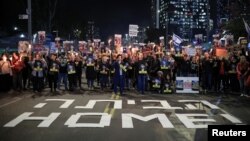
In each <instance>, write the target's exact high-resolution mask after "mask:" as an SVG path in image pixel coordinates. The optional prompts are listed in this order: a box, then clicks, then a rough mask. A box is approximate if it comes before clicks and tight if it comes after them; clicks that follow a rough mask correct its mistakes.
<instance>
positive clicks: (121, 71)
mask: <svg viewBox="0 0 250 141" xmlns="http://www.w3.org/2000/svg"><path fill="white" fill-rule="evenodd" d="M113 67H114V70H115V73H114V81H113V82H114V93H115V94H117V87H118V86H119V87H120V94H121V95H123V90H124V81H125V73H126V71H127V68H126V66H125V65H124V64H123V61H122V56H121V55H120V54H119V55H117V58H116V62H114V64H113Z"/></svg>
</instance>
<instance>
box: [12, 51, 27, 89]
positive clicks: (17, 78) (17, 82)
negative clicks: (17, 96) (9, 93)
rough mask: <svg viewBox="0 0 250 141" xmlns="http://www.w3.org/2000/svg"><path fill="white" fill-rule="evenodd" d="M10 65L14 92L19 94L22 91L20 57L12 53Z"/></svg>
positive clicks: (21, 63) (21, 62) (22, 66)
mask: <svg viewBox="0 0 250 141" xmlns="http://www.w3.org/2000/svg"><path fill="white" fill-rule="evenodd" d="M11 64H12V71H13V88H14V90H17V91H19V92H21V91H22V70H23V68H24V63H23V61H22V56H20V55H19V54H18V53H17V52H14V53H13V58H12V62H11Z"/></svg>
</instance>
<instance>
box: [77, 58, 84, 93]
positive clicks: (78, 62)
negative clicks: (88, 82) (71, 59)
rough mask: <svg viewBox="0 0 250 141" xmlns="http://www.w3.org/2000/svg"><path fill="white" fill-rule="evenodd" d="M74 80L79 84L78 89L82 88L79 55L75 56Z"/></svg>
mask: <svg viewBox="0 0 250 141" xmlns="http://www.w3.org/2000/svg"><path fill="white" fill-rule="evenodd" d="M75 64H76V80H77V85H78V86H79V88H80V89H82V67H83V63H82V59H81V57H80V56H79V55H77V56H76V61H75ZM77 85H76V86H77Z"/></svg>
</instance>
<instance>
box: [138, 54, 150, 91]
mask: <svg viewBox="0 0 250 141" xmlns="http://www.w3.org/2000/svg"><path fill="white" fill-rule="evenodd" d="M147 66H148V65H147V62H146V61H145V60H144V59H143V54H142V53H140V54H139V60H138V62H137V63H136V72H137V89H138V91H139V92H140V93H141V94H144V92H145V89H146V84H147V83H146V81H147V75H148V72H147Z"/></svg>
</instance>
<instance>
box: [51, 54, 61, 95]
mask: <svg viewBox="0 0 250 141" xmlns="http://www.w3.org/2000/svg"><path fill="white" fill-rule="evenodd" d="M56 58H57V56H56V54H51V57H50V58H48V67H49V68H48V80H49V87H50V92H56V89H57V83H58V74H59V62H58V61H57V60H56Z"/></svg>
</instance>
